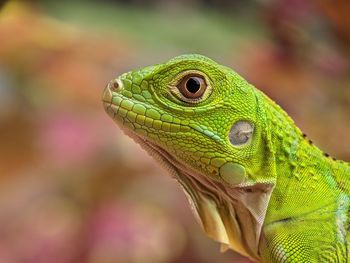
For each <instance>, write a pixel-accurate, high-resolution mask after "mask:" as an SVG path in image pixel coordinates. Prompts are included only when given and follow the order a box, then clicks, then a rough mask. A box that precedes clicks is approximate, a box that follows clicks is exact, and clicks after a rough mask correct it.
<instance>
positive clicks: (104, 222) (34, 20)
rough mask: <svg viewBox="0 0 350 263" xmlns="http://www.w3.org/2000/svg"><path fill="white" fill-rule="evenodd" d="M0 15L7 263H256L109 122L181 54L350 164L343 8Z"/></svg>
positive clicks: (68, 6)
mask: <svg viewBox="0 0 350 263" xmlns="http://www.w3.org/2000/svg"><path fill="white" fill-rule="evenodd" d="M0 6H1V7H0V8H1V9H0V226H1V227H0V262H4V263H12V262H13V263H17V262H21V263H27V262H28V263H31V262H33V263H41V262H42V263H46V262H50V263H69V262H72V263H80V262H81V263H85V262H87V263H128V262H130V263H144V262H146V263H147V262H152V263H153V262H154V263H168V262H172V263H175V262H203V263H206V262H207V263H209V262H218V263H228V262H240V263H243V262H250V261H248V260H247V259H244V258H243V257H241V256H239V255H238V254H236V253H234V252H232V251H228V252H225V253H220V252H219V244H217V243H215V242H214V241H212V240H210V239H209V238H207V237H206V236H205V235H204V233H203V232H202V231H201V229H200V227H199V225H198V224H197V223H196V222H195V219H194V217H193V216H192V214H191V211H190V208H189V205H188V204H187V200H186V198H185V196H184V194H183V193H182V190H181V189H180V188H179V187H178V185H177V184H176V183H175V182H174V181H173V180H172V179H170V178H169V176H167V174H166V173H165V171H163V170H162V169H160V168H158V166H157V165H156V164H155V162H154V161H153V160H151V159H150V158H149V157H148V156H147V155H146V154H145V153H144V152H143V151H142V150H141V149H140V148H139V147H138V146H137V145H136V144H134V143H133V142H132V141H131V140H130V139H129V138H127V137H126V136H124V135H123V134H122V133H121V131H120V130H119V129H118V127H117V126H116V125H115V124H114V123H113V122H112V120H111V119H110V118H109V117H108V116H107V114H105V112H104V110H103V107H102V103H101V101H100V99H101V92H102V90H103V88H104V86H105V85H106V83H107V82H108V81H109V80H110V79H112V78H114V77H116V76H117V75H119V74H121V73H123V72H125V71H129V70H131V69H134V68H135V67H143V66H146V65H149V64H155V63H160V62H163V61H164V60H167V59H169V58H171V57H173V56H176V55H179V54H183V53H201V54H203V55H206V56H209V57H211V58H212V59H214V60H216V61H218V62H219V63H221V64H225V65H228V66H230V67H232V68H233V69H235V70H236V71H237V72H239V73H240V74H241V75H243V76H244V77H245V78H246V79H248V80H249V81H250V82H251V83H253V84H254V85H256V86H257V87H258V88H260V89H261V90H263V91H264V92H265V93H267V94H268V95H269V96H270V97H272V98H273V99H274V100H276V101H277V102H278V103H279V104H280V105H281V106H282V107H283V108H284V109H285V110H286V111H287V112H288V113H289V114H290V115H291V116H292V117H293V119H294V120H295V122H296V123H297V125H298V126H299V127H300V128H301V129H302V130H303V131H304V132H305V133H306V134H308V136H309V137H310V138H311V139H312V140H313V141H314V142H315V143H316V144H317V145H318V146H320V147H321V148H322V149H323V150H325V151H326V152H328V153H330V154H331V155H332V156H334V157H335V158H339V159H344V160H347V161H349V160H350V139H349V134H350V118H349V114H350V82H349V80H350V74H349V71H350V63H349V56H350V19H349V16H350V2H349V1H347V0H333V1H304V0H249V1H247V0H236V1H230V0H226V1H224V0H222V1H219V0H182V1H169V0H145V1H141V0H129V1H128V0H119V1H112V0H110V1H107V0H105V1H92V0H89V1H68V0H62V1H53V0H52V1H48V0H46V1H45V0H42V1H39V0H38V1H7V2H1V4H0Z"/></svg>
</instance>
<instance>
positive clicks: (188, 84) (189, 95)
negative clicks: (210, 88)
mask: <svg viewBox="0 0 350 263" xmlns="http://www.w3.org/2000/svg"><path fill="white" fill-rule="evenodd" d="M177 88H178V90H179V91H180V92H181V94H182V95H183V96H184V97H185V98H186V99H190V100H196V99H199V98H201V97H202V96H203V94H204V92H205V90H206V89H207V84H206V82H205V79H204V77H203V76H201V75H199V74H189V75H186V76H185V77H183V78H182V79H181V81H180V82H179V84H178V85H177Z"/></svg>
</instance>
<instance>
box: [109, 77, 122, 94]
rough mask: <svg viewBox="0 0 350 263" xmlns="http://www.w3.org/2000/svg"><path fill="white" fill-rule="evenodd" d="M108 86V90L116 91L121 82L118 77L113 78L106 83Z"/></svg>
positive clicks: (119, 87) (120, 86)
mask: <svg viewBox="0 0 350 263" xmlns="http://www.w3.org/2000/svg"><path fill="white" fill-rule="evenodd" d="M108 87H109V89H110V90H114V91H118V90H120V89H121V88H122V84H121V82H120V80H119V79H114V80H112V81H111V82H109V83H108Z"/></svg>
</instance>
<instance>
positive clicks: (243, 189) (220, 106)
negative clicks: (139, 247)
mask: <svg viewBox="0 0 350 263" xmlns="http://www.w3.org/2000/svg"><path fill="white" fill-rule="evenodd" d="M190 74H197V75H200V76H202V77H203V79H204V80H205V85H204V86H205V92H204V94H203V95H202V96H200V97H199V98H196V100H195V101H188V100H186V98H185V99H184V97H183V95H181V93H180V92H179V87H180V86H181V85H180V84H179V83H181V81H182V79H183V78H187V76H189V75H190ZM186 85H187V84H186ZM103 101H104V106H105V109H106V111H107V113H108V114H109V115H110V116H111V117H112V118H113V119H114V120H115V121H116V122H117V124H118V125H120V127H121V128H122V129H123V130H124V131H125V132H126V133H127V134H128V135H129V136H131V137H132V138H133V139H135V140H136V141H137V142H138V143H140V144H141V146H142V147H143V148H145V149H146V150H147V151H148V152H149V153H150V154H151V155H152V156H153V157H155V158H156V159H157V160H158V161H160V163H161V164H163V166H164V167H165V168H167V169H168V171H169V172H170V173H171V174H172V176H173V177H174V178H175V179H176V180H177V181H179V183H180V184H181V185H182V187H183V188H184V191H185V192H186V193H187V196H188V198H189V200H190V202H191V204H192V206H193V208H194V212H195V213H196V214H197V216H198V219H199V222H200V223H201V224H202V226H203V229H204V231H205V232H206V233H207V234H208V235H209V236H210V237H212V238H214V239H215V240H217V241H219V242H221V243H222V244H224V247H227V248H231V249H234V250H236V251H238V252H239V253H241V254H243V255H245V256H247V257H249V258H250V259H252V260H254V261H257V262H350V261H349V258H350V257H349V245H348V244H349V241H350V240H349V239H350V235H349V223H350V222H349V204H350V202H349V193H350V183H349V178H350V177H349V175H350V166H349V164H347V163H345V162H343V161H336V160H334V159H332V158H330V157H329V156H328V155H326V154H324V153H323V152H322V151H321V150H319V149H318V148H317V147H316V146H314V145H313V144H312V142H311V141H310V140H309V139H307V138H306V136H305V135H303V134H302V132H301V131H300V130H299V129H298V128H297V127H296V126H295V125H294V123H293V121H292V120H291V119H290V118H289V116H288V115H287V114H286V113H285V112H284V111H283V110H282V109H281V108H280V107H279V106H277V105H276V104H275V103H274V102H273V101H271V100H270V99H269V98H268V97H266V96H265V95H264V94H263V93H262V92H261V91H259V90H257V89H256V88H254V87H253V86H252V85H250V84H249V83H247V82H246V81H245V80H244V79H243V78H241V77H240V76H239V75H238V74H237V73H235V72H234V71H232V70H231V69H229V68H226V67H224V66H221V65H218V64H217V63H215V62H214V61H212V60H210V59H208V58H206V57H203V56H200V55H184V56H180V57H176V58H174V59H172V60H170V61H168V62H166V63H164V64H159V65H155V66H151V67H146V68H144V69H141V70H136V71H133V72H129V73H125V74H123V75H121V76H120V77H119V78H117V79H114V80H112V81H111V82H110V83H109V85H108V86H107V87H106V89H105V92H104V96H103ZM239 121H245V122H246V123H249V124H248V126H247V127H248V128H249V127H253V132H252V133H251V134H249V132H247V131H244V129H247V128H246V127H245V128H242V126H240V125H238V127H239V128H238V129H239V131H240V132H242V133H237V134H238V135H237V134H236V135H235V134H234V133H232V132H230V130H231V127H232V126H233V125H234V124H235V123H236V124H237V122H239ZM245 132H246V133H245ZM232 134H233V135H232ZM241 134H248V135H247V136H250V137H249V140H247V141H246V142H244V143H243V144H241V145H236V144H235V143H232V140H231V139H229V136H233V138H236V139H237V138H242V137H237V136H239V135H241ZM247 138H248V137H247ZM242 140H243V139H242Z"/></svg>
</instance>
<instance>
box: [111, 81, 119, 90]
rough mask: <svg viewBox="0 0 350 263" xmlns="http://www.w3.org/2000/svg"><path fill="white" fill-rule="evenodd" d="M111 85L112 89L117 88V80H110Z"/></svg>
mask: <svg viewBox="0 0 350 263" xmlns="http://www.w3.org/2000/svg"><path fill="white" fill-rule="evenodd" d="M112 87H113V89H118V88H119V83H118V82H117V81H112Z"/></svg>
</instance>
